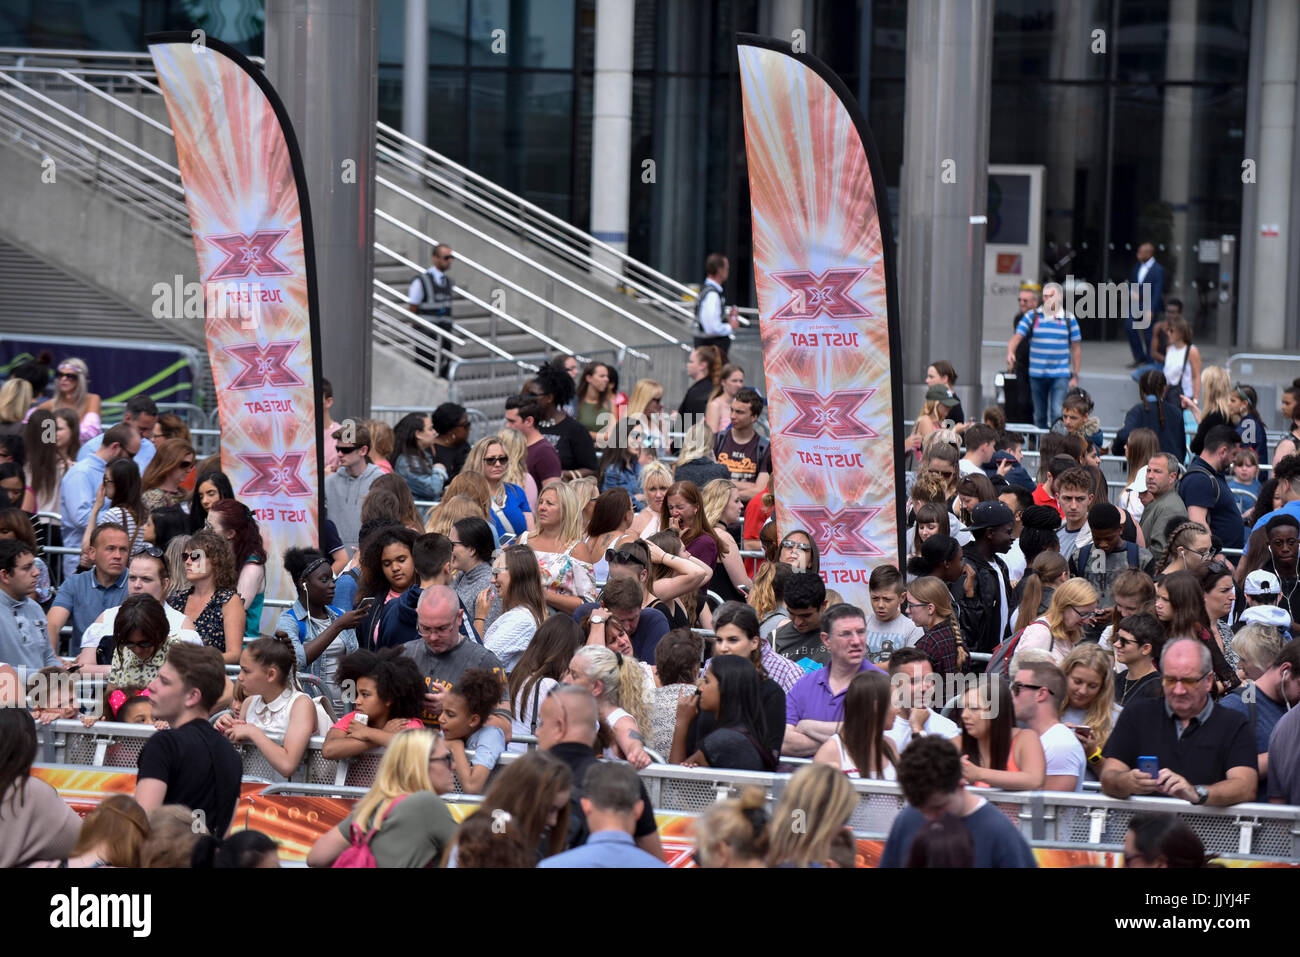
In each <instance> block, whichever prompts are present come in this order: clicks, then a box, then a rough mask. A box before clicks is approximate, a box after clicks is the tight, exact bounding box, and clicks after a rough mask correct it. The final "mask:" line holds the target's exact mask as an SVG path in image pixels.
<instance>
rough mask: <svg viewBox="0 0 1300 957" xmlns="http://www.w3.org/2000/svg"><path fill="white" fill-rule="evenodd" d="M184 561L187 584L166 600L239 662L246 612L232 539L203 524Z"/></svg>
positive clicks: (229, 658)
mask: <svg viewBox="0 0 1300 957" xmlns="http://www.w3.org/2000/svg"><path fill="white" fill-rule="evenodd" d="M155 461H156V460H155ZM184 563H185V580H186V582H187V585H186V586H185V587H184V588H183V589H182V590H180V591H178V592H176V593H175V594H173V595H169V596H168V598H167V603H168V604H169V605H171V606H172V607H173V608H175V609H176V610H177V611H179V612H182V613H183V614H184V615H185V617H186V618H188V619H189V620H190V621H192V622H194V630H195V631H197V632H198V633H199V637H200V638H201V639H202V640H203V643H204V644H205V645H209V646H210V647H213V648H216V649H217V650H218V651H220V652H221V655H222V658H224V659H225V662H226V664H228V665H233V664H238V662H239V655H240V653H241V652H242V651H243V647H244V622H245V618H246V617H247V616H246V615H245V613H244V603H243V601H241V600H240V597H239V592H237V591H236V590H235V586H236V585H237V584H238V581H239V579H238V574H237V572H236V568H235V553H234V552H233V551H232V550H231V548H230V543H229V542H228V541H226V539H224V538H222V537H221V536H220V535H218V534H217V533H216V532H214V531H212V530H211V529H209V528H201V529H199V530H198V531H197V532H195V533H194V534H193V535H191V536H190V540H189V544H188V545H187V546H186V550H185V554H184Z"/></svg>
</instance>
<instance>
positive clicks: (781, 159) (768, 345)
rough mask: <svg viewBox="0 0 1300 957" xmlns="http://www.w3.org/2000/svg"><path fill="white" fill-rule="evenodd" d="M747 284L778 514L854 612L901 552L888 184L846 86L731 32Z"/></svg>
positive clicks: (817, 67)
mask: <svg viewBox="0 0 1300 957" xmlns="http://www.w3.org/2000/svg"><path fill="white" fill-rule="evenodd" d="M739 55H740V78H741V90H742V92H743V96H744V111H745V113H744V115H745V151H746V155H747V157H748V161H749V193H750V206H751V209H752V213H753V226H754V281H755V285H756V287H757V290H758V311H759V319H760V328H761V331H762V336H763V365H764V369H765V371H766V373H767V387H768V392H769V395H768V403H769V404H768V410H769V411H768V418H769V422H770V424H771V432H772V468H773V473H774V476H775V493H776V503H777V511H776V520H777V525H778V527H779V528H780V529H781V532H782V534H786V533H788V532H790V531H791V530H793V529H796V528H804V529H807V530H808V531H809V532H810V533H811V534H812V536H813V538H814V539H815V540H816V542H817V545H818V548H819V550H820V552H821V571H822V577H823V578H825V579H826V583H827V586H828V587H831V588H834V589H836V590H838V591H839V592H840V594H841V595H843V596H844V599H845V600H846V601H850V602H853V603H855V604H858V605H861V606H863V607H866V605H867V599H868V595H867V579H868V577H869V576H870V574H871V568H872V567H873V566H874V565H877V564H880V563H890V564H897V563H898V562H899V561H900V559H901V558H902V557H904V556H905V555H906V551H905V549H904V547H903V541H902V538H903V531H904V528H905V520H904V514H905V513H904V509H905V505H906V503H905V496H904V494H903V488H904V484H903V462H902V458H901V456H900V455H899V454H898V453H897V451H896V449H897V448H898V444H897V442H896V441H895V436H897V435H899V434H900V433H901V432H902V424H903V419H902V406H901V404H900V401H901V379H900V378H899V376H900V373H901V368H902V367H901V365H900V363H899V345H900V341H901V337H900V335H899V330H898V318H897V316H898V310H897V305H896V300H895V292H894V282H895V280H894V254H893V237H892V235H891V234H890V231H889V212H888V208H887V206H886V205H885V201H884V179H883V178H882V176H881V174H880V163H879V161H878V160H877V159H876V158H875V155H874V154H875V148H874V145H873V144H872V142H871V139H870V134H869V132H868V131H867V127H866V123H865V122H864V121H863V119H862V115H861V113H860V111H859V110H858V107H857V104H856V103H855V102H854V100H853V97H852V96H851V95H850V94H849V92H848V90H847V88H846V87H845V86H844V84H843V83H842V82H841V81H840V80H839V78H838V77H836V76H835V75H834V74H833V73H831V72H830V70H829V69H827V67H826V66H825V65H824V64H823V63H821V62H820V61H819V60H817V59H816V58H815V57H811V56H808V55H807V54H802V53H800V54H796V53H793V52H792V51H791V48H790V44H788V43H779V42H777V41H773V40H767V39H763V38H761V37H751V36H741V38H740V47H739Z"/></svg>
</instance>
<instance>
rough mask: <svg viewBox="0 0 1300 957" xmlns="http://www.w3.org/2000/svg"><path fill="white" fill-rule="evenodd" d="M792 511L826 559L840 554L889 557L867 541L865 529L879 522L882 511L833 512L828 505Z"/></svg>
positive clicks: (869, 509) (805, 506)
mask: <svg viewBox="0 0 1300 957" xmlns="http://www.w3.org/2000/svg"><path fill="white" fill-rule="evenodd" d="M790 511H792V512H794V514H795V515H796V516H798V518H799V520H800V521H802V522H803V523H804V524H805V525H806V526H807V528H808V530H809V531H810V532H812V536H813V538H814V539H816V541H817V547H818V548H820V549H821V553H822V554H823V555H825V554H828V553H829V552H831V551H837V552H839V553H840V554H841V555H867V556H871V557H874V558H880V557H883V556H884V554H885V553H884V552H883V551H881V550H880V549H879V548H877V547H876V546H875V544H873V543H872V542H870V541H868V540H867V539H866V538H864V537H863V526H865V525H866V524H867V523H868V522H870V521H871V520H872V519H873V518H875V517H876V515H878V514H879V513H880V512H881V511H882V509H881V508H845V509H841V510H840V511H838V512H832V511H831V510H830V509H828V508H826V507H825V506H824V505H816V506H809V505H803V506H794V507H792V508H791V509H790Z"/></svg>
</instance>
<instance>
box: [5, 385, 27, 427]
mask: <svg viewBox="0 0 1300 957" xmlns="http://www.w3.org/2000/svg"><path fill="white" fill-rule="evenodd" d="M31 407H32V384H31V383H30V382H28V381H27V380H26V379H8V380H6V381H5V384H4V385H3V386H0V431H6V432H15V433H16V432H18V431H21V429H22V424H23V419H25V418H26V417H27V411H28V410H29V409H30V408H31ZM4 426H10V427H11V428H9V429H4V428H3V427H4Z"/></svg>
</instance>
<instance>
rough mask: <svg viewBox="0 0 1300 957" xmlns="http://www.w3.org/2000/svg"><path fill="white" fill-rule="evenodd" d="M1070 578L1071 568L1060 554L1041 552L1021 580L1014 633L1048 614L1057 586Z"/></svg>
mask: <svg viewBox="0 0 1300 957" xmlns="http://www.w3.org/2000/svg"><path fill="white" fill-rule="evenodd" d="M1069 577H1070V566H1069V563H1068V562H1066V560H1065V559H1064V558H1062V557H1061V553H1060V552H1039V553H1038V556H1037V557H1036V558H1035V559H1034V563H1033V564H1032V565H1030V566H1029V570H1028V571H1026V572H1025V577H1024V578H1022V579H1021V580H1020V606H1019V609H1018V610H1017V613H1016V623H1015V625H1014V626H1013V627H1012V633H1013V634H1014V633H1015V632H1017V631H1019V630H1020V629H1021V628H1024V627H1025V626H1026V625H1028V624H1029V623H1030V622H1031V621H1033V620H1034V619H1035V618H1037V617H1038V616H1039V615H1045V614H1047V608H1048V606H1049V605H1051V604H1052V595H1053V594H1054V593H1055V592H1056V586H1057V585H1060V584H1062V583H1064V582H1065V581H1067V580H1068V579H1069Z"/></svg>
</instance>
